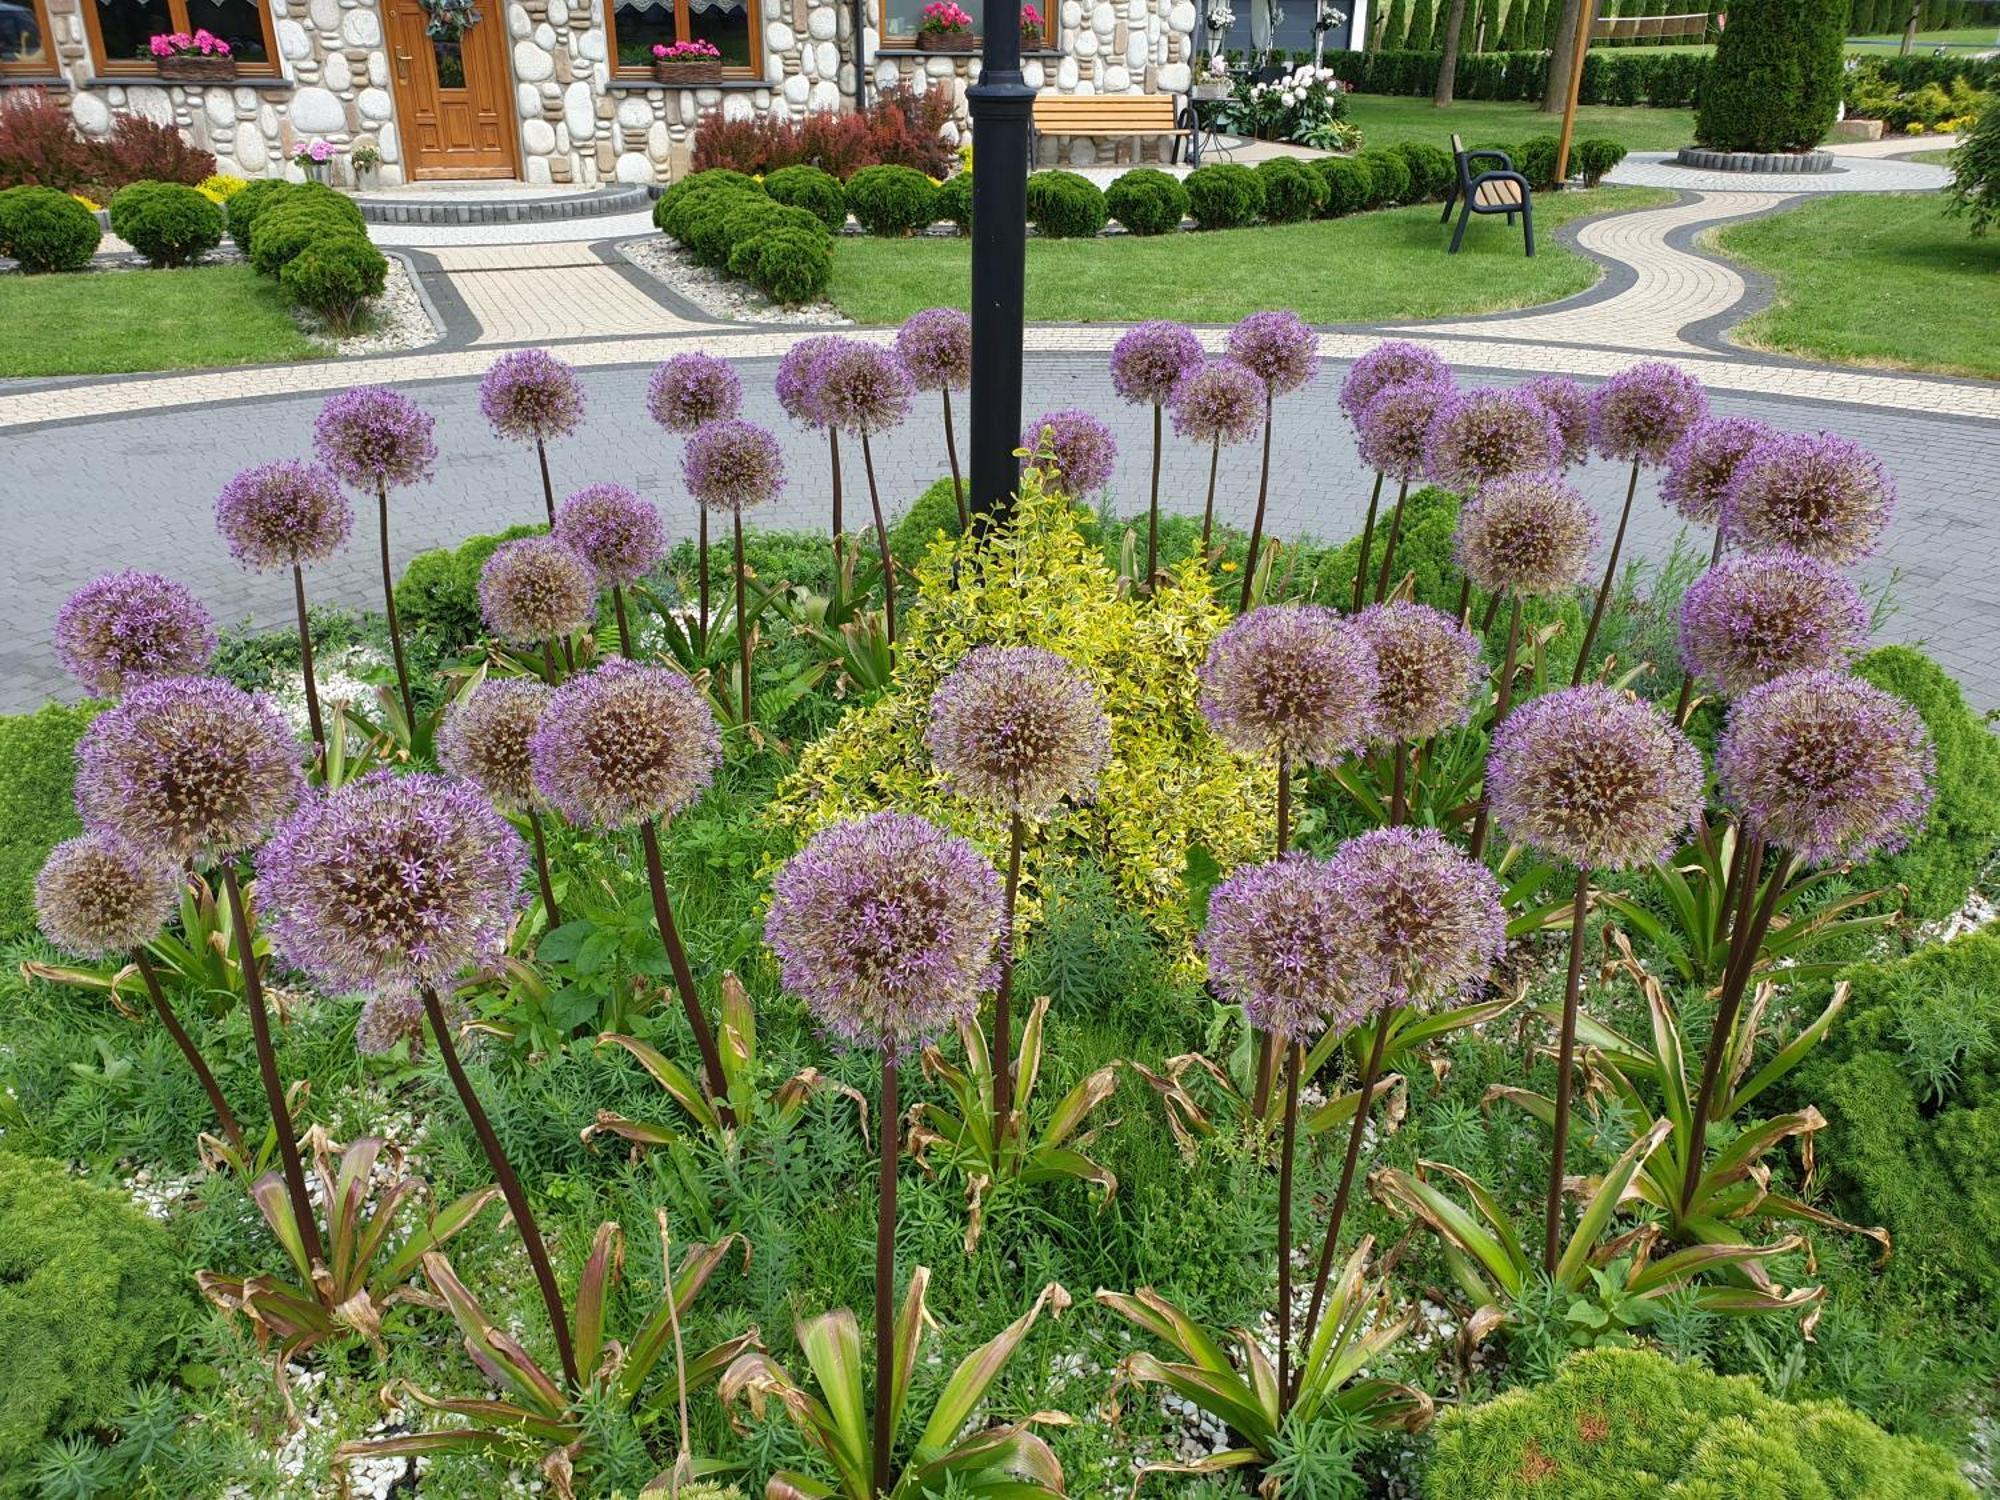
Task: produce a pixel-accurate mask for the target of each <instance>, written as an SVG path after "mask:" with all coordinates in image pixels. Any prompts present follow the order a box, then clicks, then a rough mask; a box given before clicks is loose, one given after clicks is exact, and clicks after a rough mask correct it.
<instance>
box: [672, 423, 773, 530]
mask: <svg viewBox="0 0 2000 1500" xmlns="http://www.w3.org/2000/svg"><path fill="white" fill-rule="evenodd" d="M681 481H682V483H684V484H686V485H687V488H688V493H689V494H690V495H692V496H694V499H695V503H696V504H697V505H699V506H700V507H701V508H702V509H703V510H707V511H737V512H741V511H746V510H749V509H750V508H751V507H753V506H757V505H762V504H764V503H765V502H766V501H767V500H775V499H777V498H778V491H780V490H782V489H783V488H784V487H785V454H784V450H783V449H782V448H780V447H779V446H778V440H777V438H776V437H774V436H773V435H772V434H771V433H769V432H766V431H765V430H764V429H763V428H762V427H759V426H758V425H757V424H756V423H754V422H735V421H730V422H710V423H709V424H708V425H707V426H706V427H703V428H701V429H700V430H699V431H697V432H696V433H695V435H694V436H693V437H691V438H689V439H688V441H687V447H686V448H685V449H684V450H682V453H681Z"/></svg>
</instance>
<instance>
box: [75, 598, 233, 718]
mask: <svg viewBox="0 0 2000 1500" xmlns="http://www.w3.org/2000/svg"><path fill="white" fill-rule="evenodd" d="M55 646H56V659H57V660H58V661H60V662H61V663H62V665H63V670H64V671H66V672H68V673H69V675H70V676H72V677H74V678H75V679H76V680H77V681H78V682H80V683H82V684H83V686H84V687H85V689H87V690H88V691H89V692H91V693H93V694H95V695H96V696H98V697H100V698H115V697H117V696H118V695H119V694H120V693H123V692H126V691H128V690H129V689H131V688H133V687H136V686H138V685H139V684H140V683H143V682H153V681H157V680H158V679H160V678H163V677H184V676H187V675H188V674H189V673H193V672H199V671H201V670H202V669H203V668H205V667H206V666H207V665H208V664H209V662H210V661H211V660H212V659H213V658H214V656H215V646H216V637H215V617H214V616H213V615H211V614H209V612H208V610H207V609H206V608H205V607H204V606H203V605H202V602H201V601H200V600H199V599H197V598H195V596H194V594H193V593H192V592H191V591H190V590H189V589H188V588H187V587H186V586H185V585H183V584H179V583H176V582H174V580H173V579H171V578H168V577H166V576H164V575H163V574H160V573H145V572H140V571H139V570H137V569H132V568H128V569H125V570H124V571H122V572H117V573H107V574H105V575H104V576H103V577H102V578H95V579H92V580H91V581H90V582H89V583H86V584H85V585H84V586H83V587H82V588H80V589H78V590H77V591H76V592H75V593H73V594H71V595H70V596H69V598H68V599H67V600H65V601H64V603H63V607H62V608H61V609H60V610H59V611H57V613H56V625H55Z"/></svg>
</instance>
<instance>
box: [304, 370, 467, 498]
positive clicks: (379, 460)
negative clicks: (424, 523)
mask: <svg viewBox="0 0 2000 1500" xmlns="http://www.w3.org/2000/svg"><path fill="white" fill-rule="evenodd" d="M436 426H437V422H436V419H435V418H433V417H432V416H431V414H430V413H429V412H427V411H425V410H424V409H423V408H422V407H421V406H419V405H417V403H416V402H414V401H412V400H411V399H410V398H409V397H408V396H404V395H401V394H399V393H398V392H396V391H392V390H388V389H386V388H385V387H383V386H379V385H362V386H356V387H355V388H354V389H352V390H347V391H341V392H338V393H337V394H335V395H332V396H329V397H327V398H326V403H325V405H323V406H321V407H320V409H319V415H318V416H317V417H315V418H314V419H313V450H314V451H315V452H316V453H318V454H319V460H320V462H321V463H323V464H325V465H326V466H327V467H328V468H329V469H331V470H333V472H334V473H335V474H337V475H338V476H339V477H340V478H341V479H342V480H343V481H344V482H346V483H348V484H351V485H353V486H354V487H355V488H356V489H369V490H372V489H375V488H376V487H377V486H380V487H381V488H384V489H395V488H398V487H399V486H402V485H406V484H417V483H420V482H421V481H423V480H426V479H429V478H430V477H431V468H432V466H433V465H434V464H436V463H437V439H436V438H435V437H434V436H433V435H432V430H433V429H434V428H435V427H436Z"/></svg>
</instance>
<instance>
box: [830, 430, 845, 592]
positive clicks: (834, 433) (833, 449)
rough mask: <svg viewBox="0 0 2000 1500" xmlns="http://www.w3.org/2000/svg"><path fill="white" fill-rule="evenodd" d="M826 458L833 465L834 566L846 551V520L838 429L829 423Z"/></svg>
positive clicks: (837, 564)
mask: <svg viewBox="0 0 2000 1500" xmlns="http://www.w3.org/2000/svg"><path fill="white" fill-rule="evenodd" d="M826 452H827V458H828V459H829V460H830V462H831V463H832V466H833V561H834V565H835V566H836V567H838V566H839V564H840V560H841V558H842V557H844V556H845V555H846V552H847V539H846V534H845V526H846V522H845V520H844V519H843V518H842V515H841V510H840V429H839V428H838V427H834V426H832V425H829V426H828V427H827V429H826Z"/></svg>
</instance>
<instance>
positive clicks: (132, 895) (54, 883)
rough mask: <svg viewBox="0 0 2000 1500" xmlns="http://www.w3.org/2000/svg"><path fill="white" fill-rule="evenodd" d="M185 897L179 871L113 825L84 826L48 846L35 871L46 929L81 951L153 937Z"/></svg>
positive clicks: (124, 947)
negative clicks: (88, 829)
mask: <svg viewBox="0 0 2000 1500" xmlns="http://www.w3.org/2000/svg"><path fill="white" fill-rule="evenodd" d="M180 899H181V873H180V871H179V870H178V869H176V868H175V867H174V864H173V862H172V861H171V860H166V859H160V858H157V857H155V856H152V855H149V854H148V853H147V852H146V851H145V850H144V849H142V848H140V847H139V845H137V844H134V843H131V842H130V841H128V840H126V839H122V838H120V837H119V836H118V835H117V834H115V833H109V832H102V831H100V832H95V833H86V834H84V835H83V837H81V838H74V839H70V840H69V841H68V842H66V843H61V844H57V845H56V846H55V848H54V849H52V850H50V851H49V857H48V859H47V861H46V862H45V863H44V864H43V865H42V873H41V874H40V875H38V876H37V877H36V878H35V914H36V916H37V917H39V918H40V920H41V925H42V933H43V935H44V936H46V937H47V938H48V940H49V941H50V942H52V943H54V944H55V945H56V946H57V947H58V948H61V949H63V950H64V951H66V952H69V953H73V954H75V955H76V956H77V957H78V958H109V957H110V956H111V955H113V954H122V953H129V952H131V951H132V950H133V949H134V948H137V947H138V946H140V945H141V944H142V943H149V942H151V941H152V940H153V939H154V938H156V937H158V936H159V935H160V930H161V929H162V928H164V927H165V926H166V925H167V922H168V920H169V919H170V918H171V917H172V916H173V913H174V908H175V907H176V906H177V905H179V903H180Z"/></svg>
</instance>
